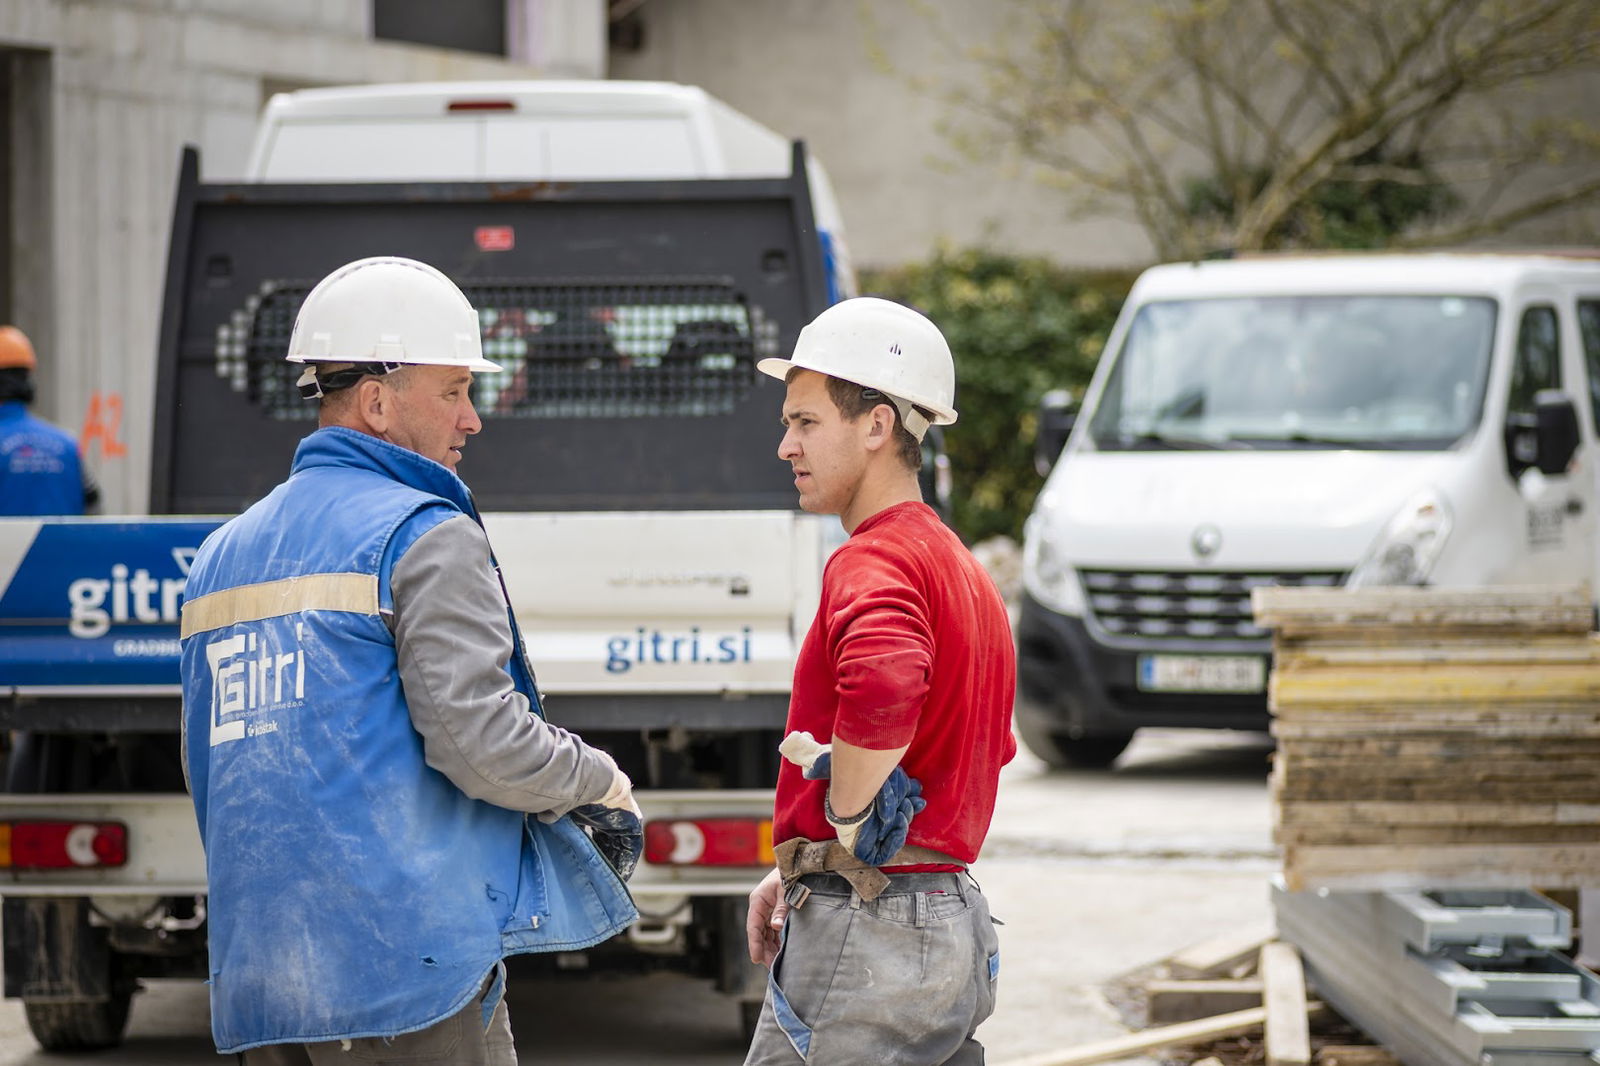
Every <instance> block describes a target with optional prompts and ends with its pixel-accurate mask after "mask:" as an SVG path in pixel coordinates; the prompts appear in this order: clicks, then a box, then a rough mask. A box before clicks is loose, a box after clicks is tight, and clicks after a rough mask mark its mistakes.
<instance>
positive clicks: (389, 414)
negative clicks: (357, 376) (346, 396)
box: [352, 378, 394, 437]
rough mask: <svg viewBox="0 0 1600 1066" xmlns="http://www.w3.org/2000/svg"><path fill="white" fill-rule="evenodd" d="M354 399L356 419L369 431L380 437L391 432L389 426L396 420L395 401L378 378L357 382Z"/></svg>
mask: <svg viewBox="0 0 1600 1066" xmlns="http://www.w3.org/2000/svg"><path fill="white" fill-rule="evenodd" d="M352 399H354V401H355V416H356V418H358V419H359V420H360V421H361V422H362V423H364V424H365V425H366V427H367V429H368V430H370V431H371V432H372V433H373V434H375V435H376V436H380V437H381V436H383V435H384V434H385V433H387V432H388V431H389V424H390V422H392V421H393V420H394V418H393V416H394V409H393V404H394V399H393V397H391V396H390V395H389V390H387V389H385V388H384V387H383V382H381V381H379V380H378V379H377V378H366V379H365V380H363V381H360V382H357V383H356V385H355V396H354V397H352Z"/></svg>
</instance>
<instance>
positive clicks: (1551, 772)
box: [1273, 741, 1600, 782]
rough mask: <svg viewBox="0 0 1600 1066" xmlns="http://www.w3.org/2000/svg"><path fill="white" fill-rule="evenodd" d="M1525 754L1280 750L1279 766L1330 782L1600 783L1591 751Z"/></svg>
mask: <svg viewBox="0 0 1600 1066" xmlns="http://www.w3.org/2000/svg"><path fill="white" fill-rule="evenodd" d="M1549 747H1550V748H1551V749H1552V750H1549V751H1543V752H1539V751H1534V752H1524V753H1522V754H1521V755H1520V756H1518V757H1513V756H1512V755H1509V754H1507V753H1503V752H1495V751H1473V750H1470V748H1469V749H1468V750H1465V751H1462V750H1459V749H1458V750H1457V751H1456V753H1455V754H1453V755H1451V756H1448V757H1446V756H1440V755H1428V756H1395V755H1389V756H1384V755H1379V754H1377V753H1376V752H1373V753H1368V754H1360V755H1333V754H1328V755H1320V754H1318V755H1307V754H1305V753H1304V752H1302V751H1279V752H1277V754H1276V755H1275V756H1274V758H1273V765H1274V767H1275V768H1277V770H1278V772H1279V773H1281V774H1285V775H1289V776H1295V775H1300V774H1308V775H1314V776H1316V777H1320V778H1327V779H1329V780H1348V781H1351V782H1361V781H1365V780H1368V779H1370V778H1395V777H1400V778H1406V779H1408V780H1412V781H1428V780H1433V781H1447V780H1452V779H1456V778H1460V777H1464V776H1476V775H1488V776H1492V777H1493V778H1494V779H1495V780H1497V781H1515V780H1519V779H1522V778H1532V779H1534V780H1538V779H1541V778H1550V777H1560V778H1561V779H1562V780H1565V781H1577V780H1582V779H1584V778H1586V777H1590V778H1596V779H1600V759H1596V758H1595V757H1594V755H1592V754H1590V753H1587V752H1570V751H1560V750H1555V744H1554V742H1553V741H1552V742H1551V743H1550V745H1549Z"/></svg>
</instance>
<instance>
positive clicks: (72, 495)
mask: <svg viewBox="0 0 1600 1066" xmlns="http://www.w3.org/2000/svg"><path fill="white" fill-rule="evenodd" d="M82 513H83V466H82V464H81V463H80V462H79V459H78V442H77V441H75V440H73V439H72V434H70V433H68V432H67V431H66V430H64V429H61V428H59V427H57V426H52V425H51V424H50V423H48V422H46V421H44V420H43V419H40V418H35V417H34V416H33V415H31V414H29V413H28V408H27V405H26V404H24V403H23V402H22V401H21V400H7V401H5V402H4V403H0V515H57V514H64V515H74V514H82Z"/></svg>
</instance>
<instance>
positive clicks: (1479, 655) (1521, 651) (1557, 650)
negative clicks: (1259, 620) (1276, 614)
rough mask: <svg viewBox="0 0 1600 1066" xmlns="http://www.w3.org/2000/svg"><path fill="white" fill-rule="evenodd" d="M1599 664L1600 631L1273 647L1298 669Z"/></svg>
mask: <svg viewBox="0 0 1600 1066" xmlns="http://www.w3.org/2000/svg"><path fill="white" fill-rule="evenodd" d="M1553 662H1567V663H1593V662H1600V635H1597V634H1594V633H1587V634H1582V635H1571V634H1565V633H1562V634H1555V635H1541V634H1532V635H1523V634H1520V633H1517V634H1508V635H1504V636H1495V637H1493V638H1492V639H1489V638H1486V637H1485V636H1484V634H1481V633H1474V634H1472V635H1471V637H1470V638H1468V639H1460V640H1436V639H1426V640H1421V639H1411V640H1406V641H1404V642H1400V641H1396V640H1395V639H1394V638H1393V637H1392V636H1391V637H1389V638H1388V639H1386V640H1382V641H1370V642H1369V641H1365V640H1358V639H1350V640H1326V639H1318V638H1316V637H1308V638H1301V639H1299V640H1279V641H1277V642H1276V643H1274V645H1273V648H1272V666H1273V669H1275V670H1279V671H1285V672H1292V671H1295V670H1301V669H1315V668H1317V667H1324V666H1346V665H1370V666H1378V665H1388V666H1400V665H1414V666H1424V665H1428V664H1432V663H1513V664H1521V663H1528V664H1537V663H1553Z"/></svg>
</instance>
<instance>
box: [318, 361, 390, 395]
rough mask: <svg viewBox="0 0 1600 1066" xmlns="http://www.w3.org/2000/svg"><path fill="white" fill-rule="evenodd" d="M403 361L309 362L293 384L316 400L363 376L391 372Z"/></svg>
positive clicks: (343, 387)
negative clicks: (332, 364)
mask: <svg viewBox="0 0 1600 1066" xmlns="http://www.w3.org/2000/svg"><path fill="white" fill-rule="evenodd" d="M405 365H406V364H405V363H346V364H343V365H337V364H336V365H334V366H332V367H330V366H329V365H328V364H325V363H311V364H309V365H307V367H306V368H305V370H304V371H303V372H302V373H301V374H300V377H299V379H298V380H296V381H295V386H296V387H297V388H298V389H299V390H300V395H301V397H303V398H304V399H307V400H317V399H321V398H322V397H324V396H326V395H327V394H328V393H330V392H336V391H338V390H339V389H348V388H349V387H350V386H352V385H354V384H355V383H356V382H358V381H360V380H361V379H362V378H365V377H374V376H377V375H382V374H392V373H394V372H395V371H396V370H399V369H400V368H401V367H403V366H405Z"/></svg>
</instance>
